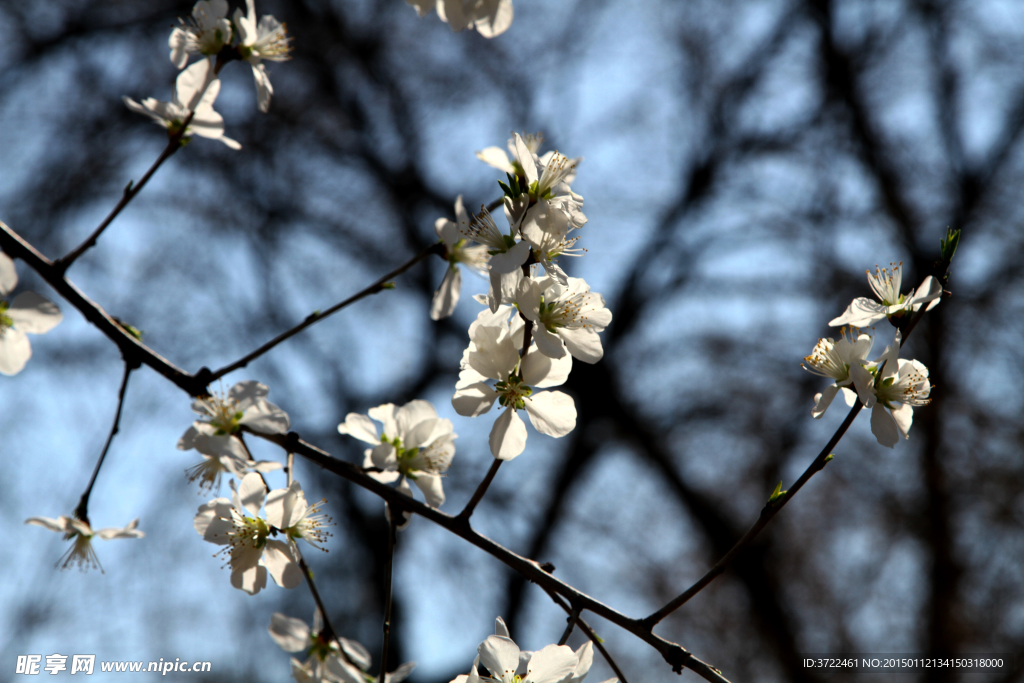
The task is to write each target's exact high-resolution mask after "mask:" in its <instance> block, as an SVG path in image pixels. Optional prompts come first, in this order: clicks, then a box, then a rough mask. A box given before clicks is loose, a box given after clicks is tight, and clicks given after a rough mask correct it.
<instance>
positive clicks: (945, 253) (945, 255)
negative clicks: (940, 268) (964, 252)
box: [939, 228, 960, 263]
mask: <svg viewBox="0 0 1024 683" xmlns="http://www.w3.org/2000/svg"><path fill="white" fill-rule="evenodd" d="M958 244H960V231H959V230H953V229H951V228H947V229H946V238H945V239H943V240H939V245H940V246H941V247H942V260H943V262H945V263H949V262H950V261H952V260H953V254H955V253H956V247H957V245H958Z"/></svg>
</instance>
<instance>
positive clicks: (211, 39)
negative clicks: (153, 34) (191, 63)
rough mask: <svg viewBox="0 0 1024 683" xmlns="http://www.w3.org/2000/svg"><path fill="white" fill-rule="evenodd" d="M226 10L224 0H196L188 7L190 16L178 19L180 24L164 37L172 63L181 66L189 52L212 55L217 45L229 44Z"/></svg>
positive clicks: (219, 46) (216, 49) (229, 24)
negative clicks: (169, 50) (168, 35)
mask: <svg viewBox="0 0 1024 683" xmlns="http://www.w3.org/2000/svg"><path fill="white" fill-rule="evenodd" d="M227 14H228V3H227V0H199V2H197V3H196V4H195V6H194V7H193V8H192V18H191V19H189V20H188V21H185V20H184V19H178V23H180V24H181V26H177V27H175V28H174V30H173V31H171V37H170V38H169V39H168V40H167V45H168V46H169V47H170V48H171V62H173V63H174V66H176V67H178V68H179V69H184V68H185V65H186V64H188V56H189V54H190V53H193V52H198V53H199V54H202V55H206V56H208V57H209V56H215V55H216V54H217V53H218V52H220V50H221V48H223V47H224V46H225V45H229V44H231V22H230V21H229V20H228V18H227Z"/></svg>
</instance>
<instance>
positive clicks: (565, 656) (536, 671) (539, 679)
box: [491, 636, 578, 683]
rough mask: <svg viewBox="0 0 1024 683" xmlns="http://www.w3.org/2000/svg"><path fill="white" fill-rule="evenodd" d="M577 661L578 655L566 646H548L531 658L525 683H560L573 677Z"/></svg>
mask: <svg viewBox="0 0 1024 683" xmlns="http://www.w3.org/2000/svg"><path fill="white" fill-rule="evenodd" d="M491 637H492V638H493V636H491ZM577 661H578V660H577V658H576V653H575V652H573V651H572V649H571V648H569V647H566V646H565V645H548V646H547V647H545V648H543V649H542V650H538V651H537V652H534V653H533V656H532V657H530V663H529V664H528V665H527V676H526V678H525V679H523V683H559V682H560V681H562V680H564V679H565V678H566V677H568V676H571V675H572V673H573V670H574V669H575V668H576V664H577Z"/></svg>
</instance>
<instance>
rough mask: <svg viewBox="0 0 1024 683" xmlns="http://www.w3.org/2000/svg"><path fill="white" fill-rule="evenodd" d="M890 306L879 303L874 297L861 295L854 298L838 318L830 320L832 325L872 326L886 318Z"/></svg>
mask: <svg viewBox="0 0 1024 683" xmlns="http://www.w3.org/2000/svg"><path fill="white" fill-rule="evenodd" d="M888 312H889V307H888V306H885V305H883V304H880V303H878V302H877V301H875V300H874V299H866V298H864V297H859V298H857V299H854V300H853V303H851V304H850V305H849V306H848V307H847V309H846V312H845V313H843V314H842V315H841V316H839V317H838V318H834V319H832V320H830V321H829V323H828V324H829V325H830V326H831V327H840V326H842V325H851V326H853V327H871V326H872V325H874V324H875V323H877V322H878V321H880V320H885V318H886V314H887V313H888Z"/></svg>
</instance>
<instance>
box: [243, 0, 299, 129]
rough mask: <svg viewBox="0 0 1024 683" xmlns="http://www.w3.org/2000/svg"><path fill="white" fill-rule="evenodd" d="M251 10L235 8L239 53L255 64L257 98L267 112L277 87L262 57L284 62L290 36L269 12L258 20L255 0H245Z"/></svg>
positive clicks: (288, 50) (288, 56)
mask: <svg viewBox="0 0 1024 683" xmlns="http://www.w3.org/2000/svg"><path fill="white" fill-rule="evenodd" d="M245 5H246V9H247V10H248V12H247V13H246V14H242V10H241V9H237V10H235V27H236V28H237V29H238V52H239V54H240V55H241V56H242V59H244V60H246V61H247V62H249V65H250V66H251V67H252V75H253V79H254V80H255V82H256V99H257V101H258V103H259V108H260V111H261V112H263V113H266V112H267V110H269V109H270V98H271V96H272V95H273V94H274V88H273V86H271V85H270V77H269V76H267V71H266V68H265V67H264V65H263V63H262V62H263V60H269V61H272V62H283V61H285V60H288V59H291V55H290V54H289V53H290V52H291V46H290V45H289V44H288V43H289V42H290V41H291V38H290V37H289V36H288V32H287V30H286V29H285V25H284V24H282V23H281V22H280V21H278V20H277V19H275V18H274V17H273V16H271V15H269V14H264V15H263V16H262V17H260V20H259V23H258V24H257V23H256V2H255V0H246V2H245Z"/></svg>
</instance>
